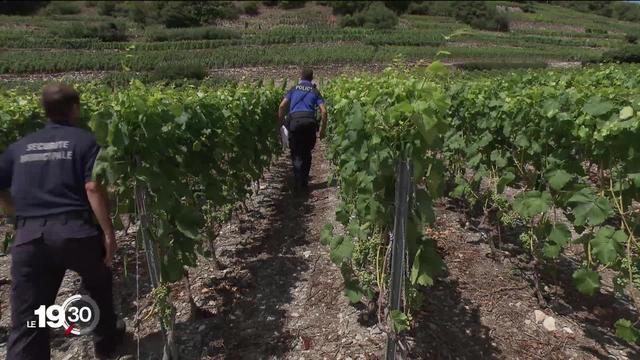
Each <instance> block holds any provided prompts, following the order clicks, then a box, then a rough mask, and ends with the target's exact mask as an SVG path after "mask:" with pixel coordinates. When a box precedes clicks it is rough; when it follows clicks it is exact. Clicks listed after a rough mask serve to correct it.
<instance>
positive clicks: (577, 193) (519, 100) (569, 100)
mask: <svg viewBox="0 0 640 360" xmlns="http://www.w3.org/2000/svg"><path fill="white" fill-rule="evenodd" d="M639 83H640V72H639V71H638V68H637V67H635V66H633V67H632V66H627V67H621V66H602V67H592V68H587V69H583V70H576V71H571V72H567V71H544V72H535V71H529V72H519V73H512V74H508V75H504V76H500V77H496V76H476V77H471V78H470V79H469V80H468V81H463V82H462V83H455V84H453V85H452V86H451V90H450V92H449V95H450V96H451V101H452V106H451V109H455V110H453V111H451V112H450V115H449V116H450V118H451V127H452V129H451V130H450V131H449V132H448V134H447V141H446V142H445V147H444V149H443V154H445V155H444V156H445V158H446V161H447V164H448V168H449V169H450V172H451V173H452V174H451V175H450V176H451V177H452V178H455V179H456V180H457V182H456V184H457V187H456V189H457V188H459V187H466V189H468V190H466V191H465V192H459V193H462V194H473V195H474V196H477V197H480V198H484V197H485V196H486V195H485V196H483V194H482V193H483V189H482V188H481V187H480V181H475V182H473V181H468V180H466V179H465V177H464V175H465V174H468V173H469V172H472V173H474V180H477V179H481V180H482V181H485V182H487V183H489V184H494V183H496V186H495V187H493V186H491V189H492V191H493V190H494V189H495V191H496V192H497V195H501V194H505V192H506V190H505V186H503V185H501V182H502V179H503V178H505V177H507V176H508V179H507V180H508V183H509V186H511V187H513V188H515V191H517V195H516V196H515V198H514V200H513V202H511V203H509V202H506V203H505V202H500V201H499V200H498V197H497V196H491V197H488V196H486V197H488V198H489V199H490V201H487V202H488V204H487V205H486V206H487V208H492V209H495V208H496V207H499V209H501V210H500V211H505V210H503V209H505V208H506V211H510V209H512V210H511V211H515V212H516V213H517V214H518V215H519V217H520V219H519V220H518V226H520V227H523V230H522V231H521V234H520V239H521V240H522V243H523V245H524V247H525V248H526V249H527V252H528V253H529V255H530V256H531V257H532V258H533V259H535V260H537V261H540V262H542V261H544V260H551V261H553V260H554V259H557V258H558V257H560V256H562V255H563V253H564V251H565V249H566V248H567V245H568V244H570V243H576V244H581V245H582V246H583V247H584V251H583V254H584V255H583V259H582V264H583V266H582V267H581V268H580V269H579V270H577V271H575V272H574V274H573V282H574V285H575V286H576V288H577V289H578V291H580V292H581V293H583V294H585V295H589V296H590V295H594V294H596V293H598V291H599V290H600V286H601V285H600V281H601V272H602V271H604V270H605V269H606V270H607V271H614V272H615V273H616V279H618V280H617V282H616V284H617V285H616V288H617V289H618V291H621V292H623V291H625V290H624V288H625V287H626V286H629V287H638V285H639V284H640V277H639V276H638V270H637V265H636V264H638V263H640V253H639V252H638V250H639V249H638V247H637V246H636V245H635V244H637V238H636V232H635V231H633V230H632V229H636V228H637V226H638V221H639V219H638V218H637V216H635V215H634V214H633V210H632V203H633V202H634V201H637V199H638V198H639V196H640V192H639V191H638V190H640V187H639V186H637V185H638V184H639V182H637V181H636V180H637V179H639V177H638V176H636V174H638V170H639V168H638V164H639V163H640V143H638V142H637V141H635V140H634V139H636V138H637V136H640V122H638V121H637V99H638V97H639V96H640V93H639V92H638V84H639ZM585 164H593V165H592V167H597V169H598V170H597V175H596V176H595V178H594V177H593V176H592V175H591V172H592V171H593V170H592V169H590V168H589V167H588V166H587V165H585ZM466 196H470V195H466ZM561 215H564V217H566V219H567V220H568V221H566V220H562V219H561ZM628 291H633V289H631V288H630V289H629V290H628ZM635 291H637V290H635ZM623 325H624V324H622V325H620V326H619V329H618V330H619V331H618V332H619V333H621V334H622V336H626V337H627V338H632V336H630V334H631V333H632V331H631V330H630V328H629V327H628V326H626V325H625V326H623ZM627 325H628V324H627Z"/></svg>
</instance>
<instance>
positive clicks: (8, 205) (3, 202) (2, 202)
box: [0, 190, 16, 216]
mask: <svg viewBox="0 0 640 360" xmlns="http://www.w3.org/2000/svg"><path fill="white" fill-rule="evenodd" d="M0 209H2V211H3V212H4V214H5V215H10V216H11V215H13V214H15V212H16V208H15V206H14V204H13V199H12V198H11V194H9V192H8V191H6V190H2V191H0Z"/></svg>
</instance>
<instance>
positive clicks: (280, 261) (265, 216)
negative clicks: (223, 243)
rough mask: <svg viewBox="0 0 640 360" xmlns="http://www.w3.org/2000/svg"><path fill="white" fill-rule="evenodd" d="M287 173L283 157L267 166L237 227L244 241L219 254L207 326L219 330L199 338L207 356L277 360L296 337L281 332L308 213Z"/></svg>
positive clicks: (303, 266) (301, 263)
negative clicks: (219, 272) (220, 273)
mask: <svg viewBox="0 0 640 360" xmlns="http://www.w3.org/2000/svg"><path fill="white" fill-rule="evenodd" d="M289 175H290V169H289V166H288V162H287V161H286V160H285V158H281V159H280V160H279V163H277V164H275V165H274V166H273V170H272V172H271V173H270V175H269V176H270V177H271V179H269V180H268V182H269V183H271V184H274V185H273V187H272V188H270V189H266V190H265V191H264V194H262V195H261V197H260V198H258V199H257V202H256V204H255V205H254V206H253V207H252V209H250V210H249V211H248V212H247V213H246V214H243V215H242V217H241V219H240V223H241V224H242V225H243V227H245V229H244V230H243V232H244V235H239V236H240V237H242V236H246V239H239V241H238V242H240V243H241V244H242V246H237V247H236V248H235V249H234V250H233V251H232V252H231V253H230V254H225V255H224V258H227V259H228V260H227V261H229V262H230V263H229V264H226V265H228V267H229V268H233V269H238V270H234V271H233V272H230V273H228V274H227V275H225V276H224V277H223V278H222V279H217V280H215V282H216V283H215V284H212V285H213V287H214V288H215V290H216V297H217V298H218V300H219V301H220V300H221V305H220V307H219V312H218V313H217V314H215V317H214V319H213V320H212V321H215V322H219V323H220V326H215V327H214V328H212V327H210V326H208V328H210V329H212V330H211V333H208V334H202V336H203V339H206V341H205V343H203V346H204V347H205V348H206V352H207V354H206V355H208V356H212V357H214V358H218V357H221V358H225V359H258V358H273V357H275V358H280V357H282V355H283V354H285V353H287V352H288V351H289V350H290V349H291V347H292V344H293V343H294V340H295V339H296V337H297V334H291V333H287V332H286V331H284V330H283V329H284V325H285V319H286V313H285V310H284V309H283V305H284V304H288V303H290V302H291V301H292V300H293V297H292V293H291V291H292V289H293V288H295V285H296V283H297V282H298V281H299V276H300V275H299V274H301V273H303V272H304V271H305V270H307V268H308V263H307V262H306V261H305V260H304V258H302V257H301V256H298V255H296V253H295V251H293V249H294V248H295V247H297V246H300V245H303V244H306V243H308V242H309V241H310V239H308V236H307V235H308V234H307V232H308V229H307V227H306V223H305V214H308V213H310V211H311V206H310V205H309V204H308V196H307V195H305V194H300V193H295V192H293V191H292V190H291V185H290V176H289Z"/></svg>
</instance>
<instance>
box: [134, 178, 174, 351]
mask: <svg viewBox="0 0 640 360" xmlns="http://www.w3.org/2000/svg"><path fill="white" fill-rule="evenodd" d="M135 196H136V208H137V211H138V217H139V219H140V231H139V234H140V236H141V237H142V243H143V246H144V252H145V256H146V258H147V264H148V266H149V277H150V278H151V286H152V287H153V289H154V292H155V290H157V289H159V288H160V287H162V286H165V285H164V284H163V281H162V273H161V271H160V256H159V254H158V253H159V251H158V248H157V246H156V244H155V243H154V242H153V241H152V239H151V238H152V237H151V236H150V232H149V231H150V229H151V219H150V217H149V214H148V212H147V197H148V196H147V187H146V185H145V184H143V183H140V182H138V181H136V185H135ZM154 300H155V299H154ZM166 300H168V294H167V296H166ZM165 305H166V304H165ZM168 305H169V306H170V307H171V311H170V314H171V317H170V319H166V318H165V317H164V315H165V314H163V313H162V312H160V313H159V314H158V315H159V318H160V329H161V330H162V337H163V339H164V349H163V356H162V359H163V360H178V348H177V346H176V341H175V331H174V329H175V308H174V307H173V305H172V304H171V303H170V302H169V304H168Z"/></svg>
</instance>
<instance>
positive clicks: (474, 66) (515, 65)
mask: <svg viewBox="0 0 640 360" xmlns="http://www.w3.org/2000/svg"><path fill="white" fill-rule="evenodd" d="M456 67H457V68H459V69H462V70H468V71H482V70H507V69H541V68H546V67H547V63H546V62H544V61H537V62H511V61H465V62H462V63H460V64H456Z"/></svg>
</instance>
